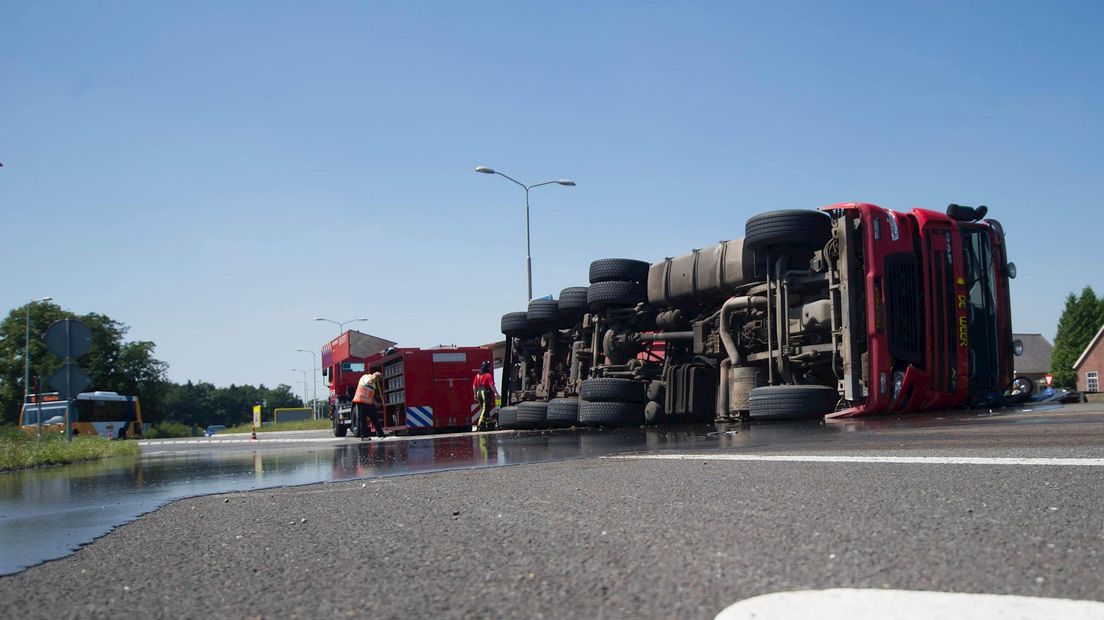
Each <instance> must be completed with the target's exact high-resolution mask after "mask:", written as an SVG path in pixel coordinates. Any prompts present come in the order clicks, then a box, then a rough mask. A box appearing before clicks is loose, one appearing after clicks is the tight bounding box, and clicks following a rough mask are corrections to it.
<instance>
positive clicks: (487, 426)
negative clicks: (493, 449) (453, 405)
mask: <svg viewBox="0 0 1104 620" xmlns="http://www.w3.org/2000/svg"><path fill="white" fill-rule="evenodd" d="M472 391H473V392H475V402H477V403H479V421H478V422H476V423H475V430H477V431H489V430H491V428H492V426H493V424H494V420H493V419H492V418H493V415H494V414H493V413H491V412H492V411H493V410H494V406H495V398H496V397H497V396H498V390H496V389H495V384H494V373H492V372H491V363H490V362H483V364H482V365H481V366H480V367H479V372H478V373H476V375H475V380H474V381H472Z"/></svg>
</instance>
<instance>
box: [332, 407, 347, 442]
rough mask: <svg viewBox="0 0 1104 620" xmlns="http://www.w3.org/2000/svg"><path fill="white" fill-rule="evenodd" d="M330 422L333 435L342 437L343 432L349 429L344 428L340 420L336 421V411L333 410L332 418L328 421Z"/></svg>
mask: <svg viewBox="0 0 1104 620" xmlns="http://www.w3.org/2000/svg"><path fill="white" fill-rule="evenodd" d="M330 424H331V425H332V426H333V434H334V437H344V436H345V433H347V432H349V429H347V428H345V425H344V424H342V423H341V422H338V415H337V412H334V415H333V418H332V419H331V421H330Z"/></svg>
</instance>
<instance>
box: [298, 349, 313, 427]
mask: <svg viewBox="0 0 1104 620" xmlns="http://www.w3.org/2000/svg"><path fill="white" fill-rule="evenodd" d="M295 351H296V352H297V353H310V354H311V381H312V383H313V385H314V401H313V402H312V403H311V413H313V414H314V417H316V418H317V417H318V356H317V355H315V353H314V351H308V350H306V349H296V350H295Z"/></svg>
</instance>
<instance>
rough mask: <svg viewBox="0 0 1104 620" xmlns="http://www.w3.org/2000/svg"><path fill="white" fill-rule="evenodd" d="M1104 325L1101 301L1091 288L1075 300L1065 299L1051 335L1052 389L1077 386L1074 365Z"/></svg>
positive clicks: (1103, 307)
mask: <svg viewBox="0 0 1104 620" xmlns="http://www.w3.org/2000/svg"><path fill="white" fill-rule="evenodd" d="M1101 325H1104V299H1099V298H1097V296H1096V293H1095V292H1094V291H1093V289H1092V287H1091V286H1086V287H1085V288H1084V289H1082V291H1081V295H1080V296H1077V295H1074V294H1073V293H1070V294H1069V295H1068V296H1067V297H1066V307H1065V309H1064V310H1063V311H1062V316H1061V317H1059V319H1058V330H1057V332H1056V333H1055V335H1054V352H1053V353H1052V354H1051V357H1050V374H1052V375H1054V385H1055V386H1056V387H1064V388H1070V389H1073V388H1075V387H1076V385H1077V375H1076V373H1074V371H1073V364H1074V362H1076V361H1077V358H1078V357H1080V355H1081V353H1082V352H1084V350H1085V347H1087V346H1089V341H1090V340H1092V337H1093V336H1095V335H1096V332H1097V331H1098V330H1099V329H1100V326H1101Z"/></svg>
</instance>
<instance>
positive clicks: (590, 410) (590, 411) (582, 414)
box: [579, 400, 644, 426]
mask: <svg viewBox="0 0 1104 620" xmlns="http://www.w3.org/2000/svg"><path fill="white" fill-rule="evenodd" d="M579 424H584V425H586V426H641V425H643V424H644V405H643V404H642V403H595V402H591V401H588V400H580V401H579Z"/></svg>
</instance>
